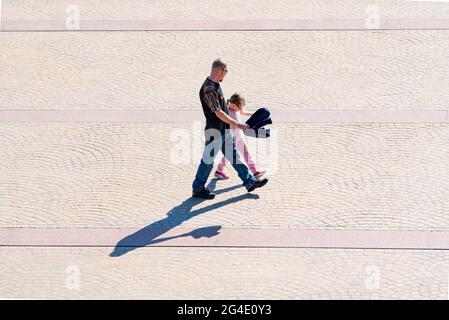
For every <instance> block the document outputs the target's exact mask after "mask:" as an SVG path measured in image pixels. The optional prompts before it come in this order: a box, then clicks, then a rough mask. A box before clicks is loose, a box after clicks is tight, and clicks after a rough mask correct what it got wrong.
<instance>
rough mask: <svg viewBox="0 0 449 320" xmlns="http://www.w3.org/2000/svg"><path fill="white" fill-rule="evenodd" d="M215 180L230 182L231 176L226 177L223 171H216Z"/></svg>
mask: <svg viewBox="0 0 449 320" xmlns="http://www.w3.org/2000/svg"><path fill="white" fill-rule="evenodd" d="M214 176H215V178H217V180H228V179H229V176H228V175H226V174H225V173H224V172H223V171H222V172H219V171H215V174H214Z"/></svg>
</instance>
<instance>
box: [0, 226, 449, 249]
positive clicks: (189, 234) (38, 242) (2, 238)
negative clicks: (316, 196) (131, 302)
mask: <svg viewBox="0 0 449 320" xmlns="http://www.w3.org/2000/svg"><path fill="white" fill-rule="evenodd" d="M201 229H203V230H204V229H207V228H200V229H188V228H183V227H180V228H172V229H170V228H169V227H168V228H165V229H157V228H153V229H149V228H144V229H142V230H138V229H130V228H123V229H94V228H92V229H91V228H42V229H39V228H0V246H74V247H84V246H86V247H136V248H137V247H146V246H156V247H159V246H162V247H266V248H270V247H276V248H341V249H345V248H346V249H416V250H447V249H449V231H373V230H329V229H291V228H289V229H227V228H222V229H220V228H218V231H216V232H215V234H212V235H211V234H209V233H204V234H202V233H201V232H202V231H201ZM167 230H168V231H167ZM155 235H157V236H155Z"/></svg>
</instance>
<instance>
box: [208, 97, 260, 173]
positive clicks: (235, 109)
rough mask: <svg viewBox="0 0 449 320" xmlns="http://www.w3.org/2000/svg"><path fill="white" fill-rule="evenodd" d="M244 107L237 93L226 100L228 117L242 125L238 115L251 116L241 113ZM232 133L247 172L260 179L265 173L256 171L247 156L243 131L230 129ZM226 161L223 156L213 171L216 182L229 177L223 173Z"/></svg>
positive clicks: (242, 99) (243, 101)
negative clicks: (245, 164) (247, 169)
mask: <svg viewBox="0 0 449 320" xmlns="http://www.w3.org/2000/svg"><path fill="white" fill-rule="evenodd" d="M244 107H245V99H244V98H243V97H242V96H241V95H240V94H238V93H234V94H233V95H232V96H231V98H229V100H228V111H229V116H230V117H231V118H233V119H235V120H237V121H238V122H239V123H242V120H241V118H240V115H245V116H251V115H252V112H246V111H243V109H244ZM232 130H233V133H234V142H235V146H236V148H237V151H238V152H239V153H240V154H241V155H242V156H243V157H244V158H245V161H246V163H247V164H248V168H249V170H251V172H252V173H253V175H254V177H255V178H256V179H258V180H259V179H260V178H261V177H262V176H263V175H264V174H265V171H258V170H257V169H256V164H255V163H254V161H253V158H252V157H251V155H250V154H249V151H248V147H247V145H246V143H245V137H244V135H243V131H242V130H241V129H238V128H235V127H232ZM226 163H227V160H226V158H225V157H224V156H223V157H222V159H221V161H220V163H219V165H218V167H217V171H215V178H217V179H218V180H226V179H229V176H228V175H226V174H225V173H224V171H223V170H224V168H225V166H226Z"/></svg>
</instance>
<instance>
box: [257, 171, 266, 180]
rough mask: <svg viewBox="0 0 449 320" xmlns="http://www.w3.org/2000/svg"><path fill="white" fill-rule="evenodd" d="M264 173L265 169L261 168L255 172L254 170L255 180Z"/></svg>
mask: <svg viewBox="0 0 449 320" xmlns="http://www.w3.org/2000/svg"><path fill="white" fill-rule="evenodd" d="M265 173H266V171H265V170H263V171H256V172H254V178H256V179H257V180H260V178H262V177H263V176H264V174H265Z"/></svg>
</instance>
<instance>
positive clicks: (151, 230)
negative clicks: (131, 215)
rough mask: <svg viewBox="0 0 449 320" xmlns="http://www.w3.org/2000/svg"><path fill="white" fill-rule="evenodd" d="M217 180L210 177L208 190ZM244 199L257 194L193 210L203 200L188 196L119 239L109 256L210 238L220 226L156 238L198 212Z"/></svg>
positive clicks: (232, 188)
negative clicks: (181, 240) (184, 239)
mask: <svg viewBox="0 0 449 320" xmlns="http://www.w3.org/2000/svg"><path fill="white" fill-rule="evenodd" d="M216 183H217V180H216V179H212V180H211V182H210V183H209V185H208V189H209V190H211V191H212V190H214V189H215V186H216ZM239 187H241V185H240V184H238V185H235V186H232V187H228V188H224V189H220V190H217V191H216V192H215V193H216V194H217V195H218V194H221V193H225V192H228V191H231V190H234V189H237V188H239ZM245 199H259V196H258V195H255V194H251V193H246V194H243V195H240V196H237V197H233V198H230V199H227V200H224V201H220V202H217V203H214V204H211V205H209V206H206V207H204V208H201V209H197V210H193V211H192V209H193V207H194V206H196V205H198V204H200V203H202V202H203V201H205V200H204V199H199V198H188V199H186V200H185V201H183V202H182V203H181V204H180V205H178V206H176V207H174V208H173V209H171V210H170V211H169V212H167V217H166V218H164V219H162V220H159V221H156V222H154V223H152V224H150V225H148V226H146V227H145V228H143V229H140V230H139V231H137V232H135V233H133V234H130V235H129V236H127V237H125V238H123V239H122V240H120V241H119V242H118V243H117V244H116V246H115V248H114V250H113V251H112V252H111V254H110V256H111V257H119V256H122V255H124V254H126V253H128V252H130V251H132V250H135V249H137V248H140V247H145V246H149V245H152V244H156V243H160V242H163V241H167V240H170V239H174V238H181V237H189V236H191V237H193V238H195V239H199V238H202V237H208V238H211V237H213V236H216V235H218V234H219V230H220V229H221V226H210V227H206V228H199V229H196V230H193V231H191V232H188V233H184V234H181V235H177V236H173V237H166V238H159V239H156V238H158V237H159V236H161V235H163V234H164V233H166V232H167V231H169V230H171V229H173V228H175V227H177V226H179V225H181V224H182V223H183V222H184V221H187V220H189V219H191V218H193V217H196V216H198V215H200V214H203V213H206V212H209V211H212V210H215V209H218V208H221V207H224V206H226V205H228V204H231V203H235V202H239V201H242V200H245Z"/></svg>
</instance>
